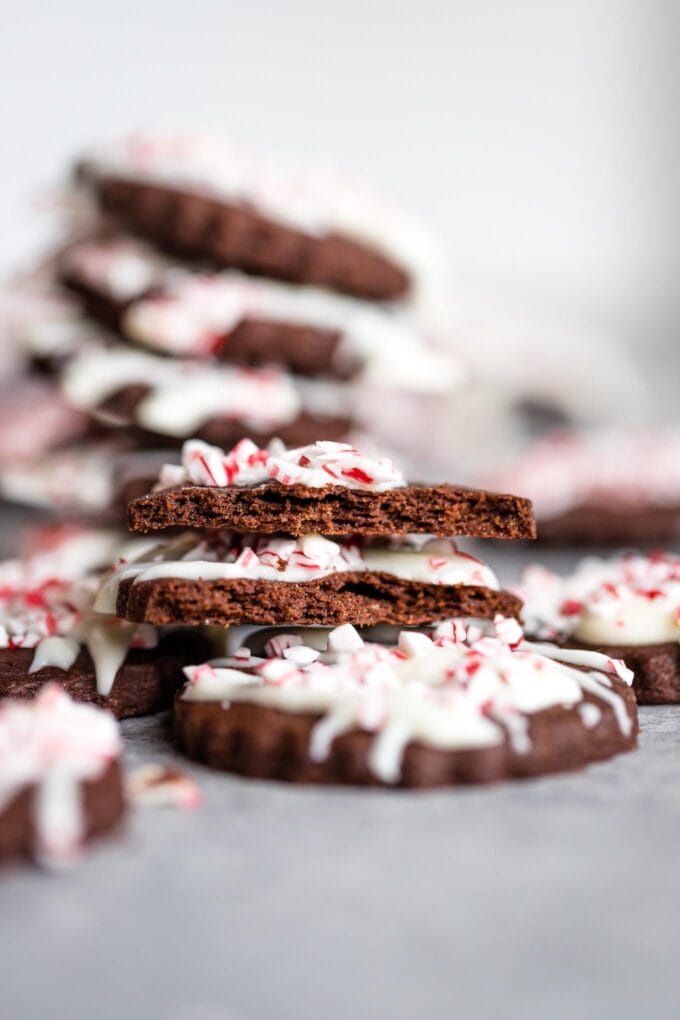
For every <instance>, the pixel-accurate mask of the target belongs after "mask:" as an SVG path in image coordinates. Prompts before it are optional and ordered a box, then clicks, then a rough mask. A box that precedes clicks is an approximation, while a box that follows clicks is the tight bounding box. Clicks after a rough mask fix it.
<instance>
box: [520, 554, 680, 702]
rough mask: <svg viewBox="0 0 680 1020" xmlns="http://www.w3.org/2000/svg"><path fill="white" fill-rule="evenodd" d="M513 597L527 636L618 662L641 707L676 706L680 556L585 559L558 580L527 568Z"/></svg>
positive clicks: (679, 664) (543, 570)
mask: <svg viewBox="0 0 680 1020" xmlns="http://www.w3.org/2000/svg"><path fill="white" fill-rule="evenodd" d="M517 593H518V594H519V595H520V597H521V598H522V599H523V601H524V607H523V610H522V617H523V620H524V624H525V628H526V630H527V632H529V633H531V634H534V635H538V636H540V637H546V638H548V640H550V641H555V642H556V643H557V644H559V645H560V646H561V647H563V648H570V649H573V648H582V649H585V650H589V651H597V652H600V653H602V654H604V655H607V656H609V657H611V658H614V659H622V660H623V661H624V662H625V663H626V666H627V667H628V668H629V669H630V670H632V672H633V674H634V677H633V689H634V690H635V693H636V695H637V699H638V702H639V704H641V705H663V704H674V703H680V556H678V555H677V554H674V553H664V552H654V553H648V554H643V553H634V552H629V553H623V554H622V555H620V556H613V557H611V558H608V559H598V558H595V557H588V558H587V559H585V560H582V561H581V562H580V563H579V564H578V565H577V567H576V569H575V570H574V571H573V572H572V573H571V574H569V575H567V576H565V577H561V576H558V575H557V574H554V573H552V572H551V571H549V570H547V569H546V568H544V567H542V566H532V567H528V568H527V569H526V570H525V571H524V574H523V576H522V583H521V586H520V588H519V590H518V592H517Z"/></svg>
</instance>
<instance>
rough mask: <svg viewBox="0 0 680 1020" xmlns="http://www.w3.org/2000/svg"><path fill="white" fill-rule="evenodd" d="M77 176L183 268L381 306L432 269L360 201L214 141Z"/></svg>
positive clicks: (413, 240) (413, 232) (180, 145)
mask: <svg viewBox="0 0 680 1020" xmlns="http://www.w3.org/2000/svg"><path fill="white" fill-rule="evenodd" d="M79 176H80V179H81V181H84V182H85V183H87V184H88V185H89V187H90V188H91V190H92V192H93V193H94V195H95V198H96V200H97V201H98V203H99V206H100V208H101V210H102V211H103V212H104V213H105V214H107V216H110V217H113V218H115V219H116V220H118V222H120V223H122V224H123V225H124V226H125V227H126V228H127V229H129V230H131V231H132V232H133V233H135V234H138V235H139V236H140V237H143V238H145V239H147V240H149V241H152V242H153V243H154V244H155V245H156V246H157V247H158V248H160V249H162V250H164V251H167V252H170V253H172V254H173V255H179V256H181V257H183V258H190V259H198V260H201V261H207V262H212V263H213V264H216V265H219V266H225V267H235V268H239V269H243V270H245V271H246V272H249V273H255V274H257V275H264V276H269V277H274V278H278V279H282V280H290V281H293V282H296V283H306V284H315V285H318V286H322V287H327V288H330V289H332V290H339V291H343V292H345V293H349V294H354V295H357V296H359V297H364V298H370V299H380V300H385V299H386V300H391V299H399V298H403V297H404V296H405V295H407V293H409V291H413V290H414V289H415V285H416V284H417V283H419V282H420V281H419V279H418V278H419V277H422V276H424V275H425V274H428V275H429V274H430V273H431V271H432V267H433V262H434V261H435V260H434V259H433V256H432V245H431V243H430V241H429V239H427V238H425V237H423V235H422V231H420V229H419V228H418V227H417V226H416V225H414V224H413V223H411V222H407V221H405V219H404V217H403V216H401V215H400V214H397V213H396V212H394V211H393V210H390V209H388V208H387V207H386V206H385V204H384V202H382V201H381V200H380V199H377V198H373V197H372V196H369V195H367V193H366V192H365V190H359V189H349V188H348V187H347V186H346V185H344V184H343V183H342V182H341V181H340V180H339V179H338V178H337V176H335V175H333V174H328V173H325V172H312V173H306V174H301V173H299V172H297V171H293V172H291V171H290V170H288V169H286V168H282V167H280V166H275V165H274V164H273V163H272V161H268V162H264V161H262V160H259V161H258V160H254V159H253V158H252V157H249V156H244V155H243V154H240V153H237V152H235V151H234V150H233V149H231V148H229V147H228V146H226V145H222V144H220V143H219V142H218V141H217V140H216V139H211V138H206V137H198V136H193V137H189V136H175V137H173V136H162V135H158V134H156V135H152V134H148V135H145V136H138V137H137V138H132V139H128V140H127V141H124V142H123V143H121V144H118V145H116V146H111V147H109V149H108V150H106V151H102V152H99V153H94V154H93V155H91V156H89V157H87V158H86V159H85V160H83V161H82V163H81V164H80V167H79Z"/></svg>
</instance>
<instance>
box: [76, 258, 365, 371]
mask: <svg viewBox="0 0 680 1020" xmlns="http://www.w3.org/2000/svg"><path fill="white" fill-rule="evenodd" d="M62 283H63V284H64V286H65V287H66V288H67V289H68V290H69V291H70V292H71V293H73V294H75V295H76V296H77V297H78V299H79V301H80V302H81V305H82V308H83V311H84V313H85V314H86V315H87V316H89V317H90V318H92V319H94V320H95V321H96V322H98V323H100V325H102V326H105V327H106V328H107V329H111V330H114V331H115V332H117V333H119V334H120V335H122V336H125V338H126V339H127V340H129V341H130V342H135V339H136V338H135V337H134V336H131V335H130V331H129V330H127V329H126V328H125V317H126V313H128V311H129V310H130V309H131V307H132V306H133V305H134V303H135V302H134V301H116V300H114V299H113V298H111V297H109V296H108V295H106V294H102V293H100V292H98V291H96V290H95V289H94V288H93V287H90V286H87V285H86V284H85V283H83V282H82V281H81V280H78V279H76V278H75V277H74V276H72V275H67V276H63V277H62ZM144 296H145V297H156V298H162V292H158V293H156V292H152V293H151V294H149V295H144ZM341 341H342V333H341V332H340V331H339V330H334V329H324V328H323V327H322V326H312V325H308V324H304V323H300V324H294V323H289V322H277V321H276V320H274V319H261V318H257V317H255V316H249V317H247V318H244V319H242V320H241V321H240V322H238V323H237V325H236V326H234V328H233V329H230V330H228V331H226V332H218V333H216V334H215V335H214V336H213V338H212V341H211V344H210V347H209V349H208V350H204V351H202V352H199V351H196V352H188V353H195V354H201V353H202V355H203V356H204V357H207V356H209V357H211V358H214V359H216V360H217V361H224V362H230V363H232V364H235V365H243V366H244V367H246V368H269V367H270V366H272V365H278V366H284V367H285V368H287V369H288V370H289V371H290V372H292V373H293V374H294V375H299V376H303V377H308V378H317V377H331V378H335V379H350V378H352V377H353V376H355V375H356V374H357V373H358V372H359V371H360V369H361V367H362V362H361V359H360V358H359V357H358V356H355V357H354V358H349V357H346V356H341V355H340V351H339V347H340V344H341ZM143 346H149V345H146V344H145V345H143ZM155 349H156V350H157V351H158V352H159V353H167V354H172V353H173V352H172V351H171V350H166V351H164V350H163V348H162V347H161V346H160V345H156V346H155Z"/></svg>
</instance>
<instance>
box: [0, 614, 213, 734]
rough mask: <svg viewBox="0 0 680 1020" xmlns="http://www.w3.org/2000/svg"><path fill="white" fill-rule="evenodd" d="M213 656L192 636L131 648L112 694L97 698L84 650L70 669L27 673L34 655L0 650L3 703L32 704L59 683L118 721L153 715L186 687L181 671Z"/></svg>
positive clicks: (174, 636)
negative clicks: (19, 701) (27, 701)
mask: <svg viewBox="0 0 680 1020" xmlns="http://www.w3.org/2000/svg"><path fill="white" fill-rule="evenodd" d="M208 653H209V646H208V642H207V640H206V639H204V638H203V637H202V636H201V635H199V634H196V633H194V632H192V631H189V630H182V631H177V632H175V633H170V634H167V635H165V636H163V637H161V639H160V641H159V643H158V645H157V647H155V648H131V649H130V650H129V651H128V653H127V656H126V658H125V661H124V663H123V665H122V666H121V667H120V669H119V670H118V672H117V674H116V679H115V681H114V684H113V687H112V689H111V692H110V694H108V695H107V696H103V695H101V694H99V693H98V692H97V683H96V678H95V667H94V663H93V661H92V657H91V655H90V653H89V651H88V650H87V649H86V648H81V650H80V653H79V654H78V657H77V659H76V660H75V662H74V663H73V665H72V666H71V667H70V668H69V669H59V668H57V667H56V666H45V667H44V668H43V669H39V670H37V671H36V672H35V673H31V672H29V670H30V666H31V662H32V660H33V657H34V654H35V649H33V648H3V649H0V697H5V698H6V697H9V698H22V699H24V698H34V697H35V696H36V694H38V692H39V691H41V690H42V689H43V688H44V687H45V685H46V684H50V683H58V684H59V685H60V686H61V687H62V688H63V689H64V690H65V691H67V693H68V694H69V695H70V696H71V697H72V698H73V699H74V700H75V701H78V702H84V703H87V704H92V705H97V706H99V707H101V708H108V709H109V711H110V712H112V713H113V715H114V716H115V717H116V718H117V719H127V718H131V717H136V716H143V715H152V714H153V713H155V712H161V711H163V710H164V709H166V708H169V707H170V706H171V705H172V700H173V697H174V695H175V692H176V691H177V690H178V688H179V687H180V685H181V683H182V667H183V666H186V665H187V664H188V663H190V662H195V661H196V658H197V657H200V656H202V655H205V654H208Z"/></svg>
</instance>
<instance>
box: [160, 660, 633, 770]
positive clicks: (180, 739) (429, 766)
mask: <svg viewBox="0 0 680 1020" xmlns="http://www.w3.org/2000/svg"><path fill="white" fill-rule="evenodd" d="M612 689H613V691H614V692H615V693H616V694H617V695H619V696H620V697H621V698H622V699H623V700H624V703H625V709H626V713H627V714H628V716H629V717H630V719H631V720H632V721H633V723H634V725H633V730H632V733H630V734H628V735H626V734H624V733H623V732H622V730H621V727H620V725H619V722H618V721H617V718H616V714H615V711H614V709H613V707H612V706H611V705H607V704H603V703H602V701H601V700H598V699H595V698H591V697H590V696H589V695H587V694H586V695H585V696H584V699H583V702H581V705H582V706H583V705H586V704H589V703H592V704H593V705H594V706H596V707H597V709H598V710H599V711H598V717H599V721H598V722H597V724H596V725H595V726H592V727H590V728H587V727H586V726H585V725H584V723H583V721H582V717H581V713H580V712H579V711H578V710H577V709H578V706H577V708H576V709H574V708H571V709H565V708H561V707H554V708H549V709H546V710H545V711H542V712H537V713H535V714H533V715H530V716H528V717H527V719H528V736H529V739H530V743H531V749H530V750H529V751H528V752H526V753H519V752H517V751H515V750H513V748H512V745H511V742H510V740H509V739H507V738H506V740H505V741H504V742H503V743H501V744H499V745H497V746H494V747H484V748H473V749H466V750H456V751H442V750H437V749H434V748H432V747H427V746H425V745H423V744H419V743H416V742H412V743H410V744H409V745H408V746H407V747H406V749H405V751H404V755H403V759H402V764H401V775H400V778H399V780H398V782H397V783H396V784H394V785H396V786H397V787H401V788H427V787H437V786H449V785H458V784H468V783H491V782H496V781H498V780H502V779H524V778H529V777H532V776H540V775H544V774H547V773H551V772H568V771H573V770H575V769H578V768H582V767H583V766H585V765H588V764H590V763H591V762H597V761H604V760H606V759H607V758H611V757H612V756H613V755H615V754H618V753H620V752H622V751H630V750H632V749H633V748H634V747H635V746H636V743H637V721H636V720H637V713H636V706H635V697H634V694H633V692H632V690H631V688H630V687H629V686H628V685H627V684H625V683H622V682H621V681H620V680H618V679H616V678H613V679H612ZM320 718H321V717H320V716H319V715H312V714H302V713H297V714H294V713H290V712H284V711H281V710H279V709H273V708H269V707H262V706H259V705H258V706H256V705H248V704H233V705H232V706H231V707H230V708H229V709H224V708H222V707H221V705H220V704H219V703H216V702H190V701H186V700H182V698H181V697H179V696H178V698H177V701H176V704H175V740H176V743H177V746H178V748H179V749H180V750H181V751H183V752H184V753H185V754H187V755H188V756H189V757H190V758H194V759H196V760H197V761H200V762H203V763H205V764H207V765H211V766H213V767H214V768H218V769H223V770H226V771H229V772H235V773H238V774H240V775H243V776H249V777H252V778H257V779H279V780H284V781H287V782H293V783H326V784H349V785H359V786H375V785H378V786H380V785H384V784H382V783H381V782H380V780H378V779H377V778H376V776H375V775H374V773H373V772H372V771H371V769H370V767H369V755H370V749H371V744H372V741H373V739H374V735H373V734H371V733H368V732H362V731H359V730H353V731H351V732H349V733H346V734H342V735H340V736H338V737H336V738H335V740H334V741H333V744H332V747H331V749H330V753H329V755H328V757H327V759H326V760H324V761H321V762H315V761H312V760H311V759H310V756H309V746H310V740H311V737H312V732H313V730H314V727H315V725H316V724H317V723H318V722H319V719H320ZM390 788H393V787H392V784H390Z"/></svg>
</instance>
